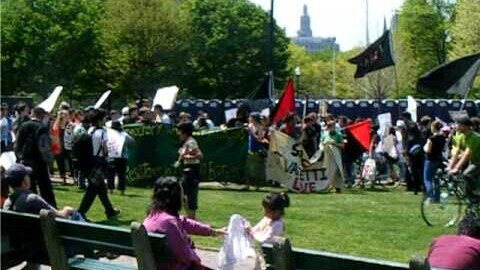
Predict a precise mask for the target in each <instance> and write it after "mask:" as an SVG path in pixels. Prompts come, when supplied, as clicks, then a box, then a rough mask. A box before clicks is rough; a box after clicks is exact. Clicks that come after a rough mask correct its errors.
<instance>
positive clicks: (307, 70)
mask: <svg viewBox="0 0 480 270" xmlns="http://www.w3.org/2000/svg"><path fill="white" fill-rule="evenodd" d="M289 51H290V59H289V60H288V67H289V70H294V69H295V67H300V69H301V77H300V89H298V94H299V96H300V97H301V96H303V95H309V96H310V97H312V98H360V97H363V95H364V92H363V91H362V90H361V89H360V87H359V85H358V83H359V82H357V81H355V80H354V78H353V74H354V73H355V66H354V65H352V64H350V63H348V59H349V58H351V57H353V56H354V55H356V54H358V53H359V52H360V49H359V48H356V49H353V50H350V51H347V52H336V56H335V93H334V92H333V51H330V50H325V51H322V52H316V53H309V52H307V51H305V50H304V49H303V48H302V47H299V46H297V45H295V44H291V45H290V46H289Z"/></svg>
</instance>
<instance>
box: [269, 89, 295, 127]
mask: <svg viewBox="0 0 480 270" xmlns="http://www.w3.org/2000/svg"><path fill="white" fill-rule="evenodd" d="M290 112H295V87H294V86H293V80H292V79H288V82H287V86H286V87H285V90H284V91H283V94H282V97H281V98H280V100H279V101H278V104H277V107H275V109H274V111H273V113H272V115H273V118H272V119H273V123H278V122H279V121H281V120H282V119H283V118H284V117H285V116H287V114H288V113H290Z"/></svg>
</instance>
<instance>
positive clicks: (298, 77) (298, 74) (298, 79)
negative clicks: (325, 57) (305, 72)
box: [294, 67, 302, 91]
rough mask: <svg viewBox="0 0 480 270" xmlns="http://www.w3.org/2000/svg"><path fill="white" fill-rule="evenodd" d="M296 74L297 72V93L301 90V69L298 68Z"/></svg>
mask: <svg viewBox="0 0 480 270" xmlns="http://www.w3.org/2000/svg"><path fill="white" fill-rule="evenodd" d="M294 72H295V81H296V88H297V91H298V90H300V75H301V74H302V73H301V72H300V67H296V68H295V70H294Z"/></svg>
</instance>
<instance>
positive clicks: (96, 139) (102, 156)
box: [78, 109, 120, 219]
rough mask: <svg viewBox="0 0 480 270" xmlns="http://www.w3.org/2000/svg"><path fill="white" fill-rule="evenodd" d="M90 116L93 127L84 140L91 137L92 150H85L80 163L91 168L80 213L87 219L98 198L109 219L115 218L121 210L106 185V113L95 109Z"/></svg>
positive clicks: (88, 148)
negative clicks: (112, 201) (114, 204)
mask: <svg viewBox="0 0 480 270" xmlns="http://www.w3.org/2000/svg"><path fill="white" fill-rule="evenodd" d="M89 114H90V115H89V118H90V122H91V124H92V127H91V128H90V130H89V131H88V132H87V135H84V138H83V139H82V140H84V141H87V138H88V137H87V136H89V138H90V141H91V143H90V145H91V148H90V147H88V146H86V147H87V148H86V149H84V150H87V151H86V152H85V154H84V155H83V156H82V157H80V158H79V163H81V164H84V166H86V167H85V168H89V169H88V174H87V179H88V186H87V189H86V191H85V194H84V195H83V198H82V202H81V203H80V207H79V208H78V212H79V213H80V214H81V215H82V216H83V217H84V218H85V219H86V213H87V212H88V210H89V209H90V207H91V206H92V204H93V201H94V200H95V198H96V197H97V196H98V197H99V199H100V201H101V202H102V204H103V207H104V208H105V214H106V215H107V218H113V217H115V216H117V215H118V214H119V213H120V210H118V209H116V208H114V207H113V205H112V203H111V202H110V199H109V198H108V192H107V186H106V184H105V179H106V173H107V169H108V163H107V157H108V150H107V131H106V130H105V129H104V128H103V124H104V122H105V111H103V110H100V109H95V110H94V111H92V112H90V113H89Z"/></svg>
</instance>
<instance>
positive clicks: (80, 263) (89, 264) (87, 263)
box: [68, 258, 136, 270]
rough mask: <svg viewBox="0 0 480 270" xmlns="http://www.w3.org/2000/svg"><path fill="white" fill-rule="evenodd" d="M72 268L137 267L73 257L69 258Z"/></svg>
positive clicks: (109, 269)
mask: <svg viewBox="0 0 480 270" xmlns="http://www.w3.org/2000/svg"><path fill="white" fill-rule="evenodd" d="M68 264H69V266H70V269H78V270H90V269H95V270H134V269H136V268H135V267H130V266H126V265H121V264H116V263H111V262H102V261H99V260H94V259H88V258H72V259H69V260H68Z"/></svg>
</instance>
